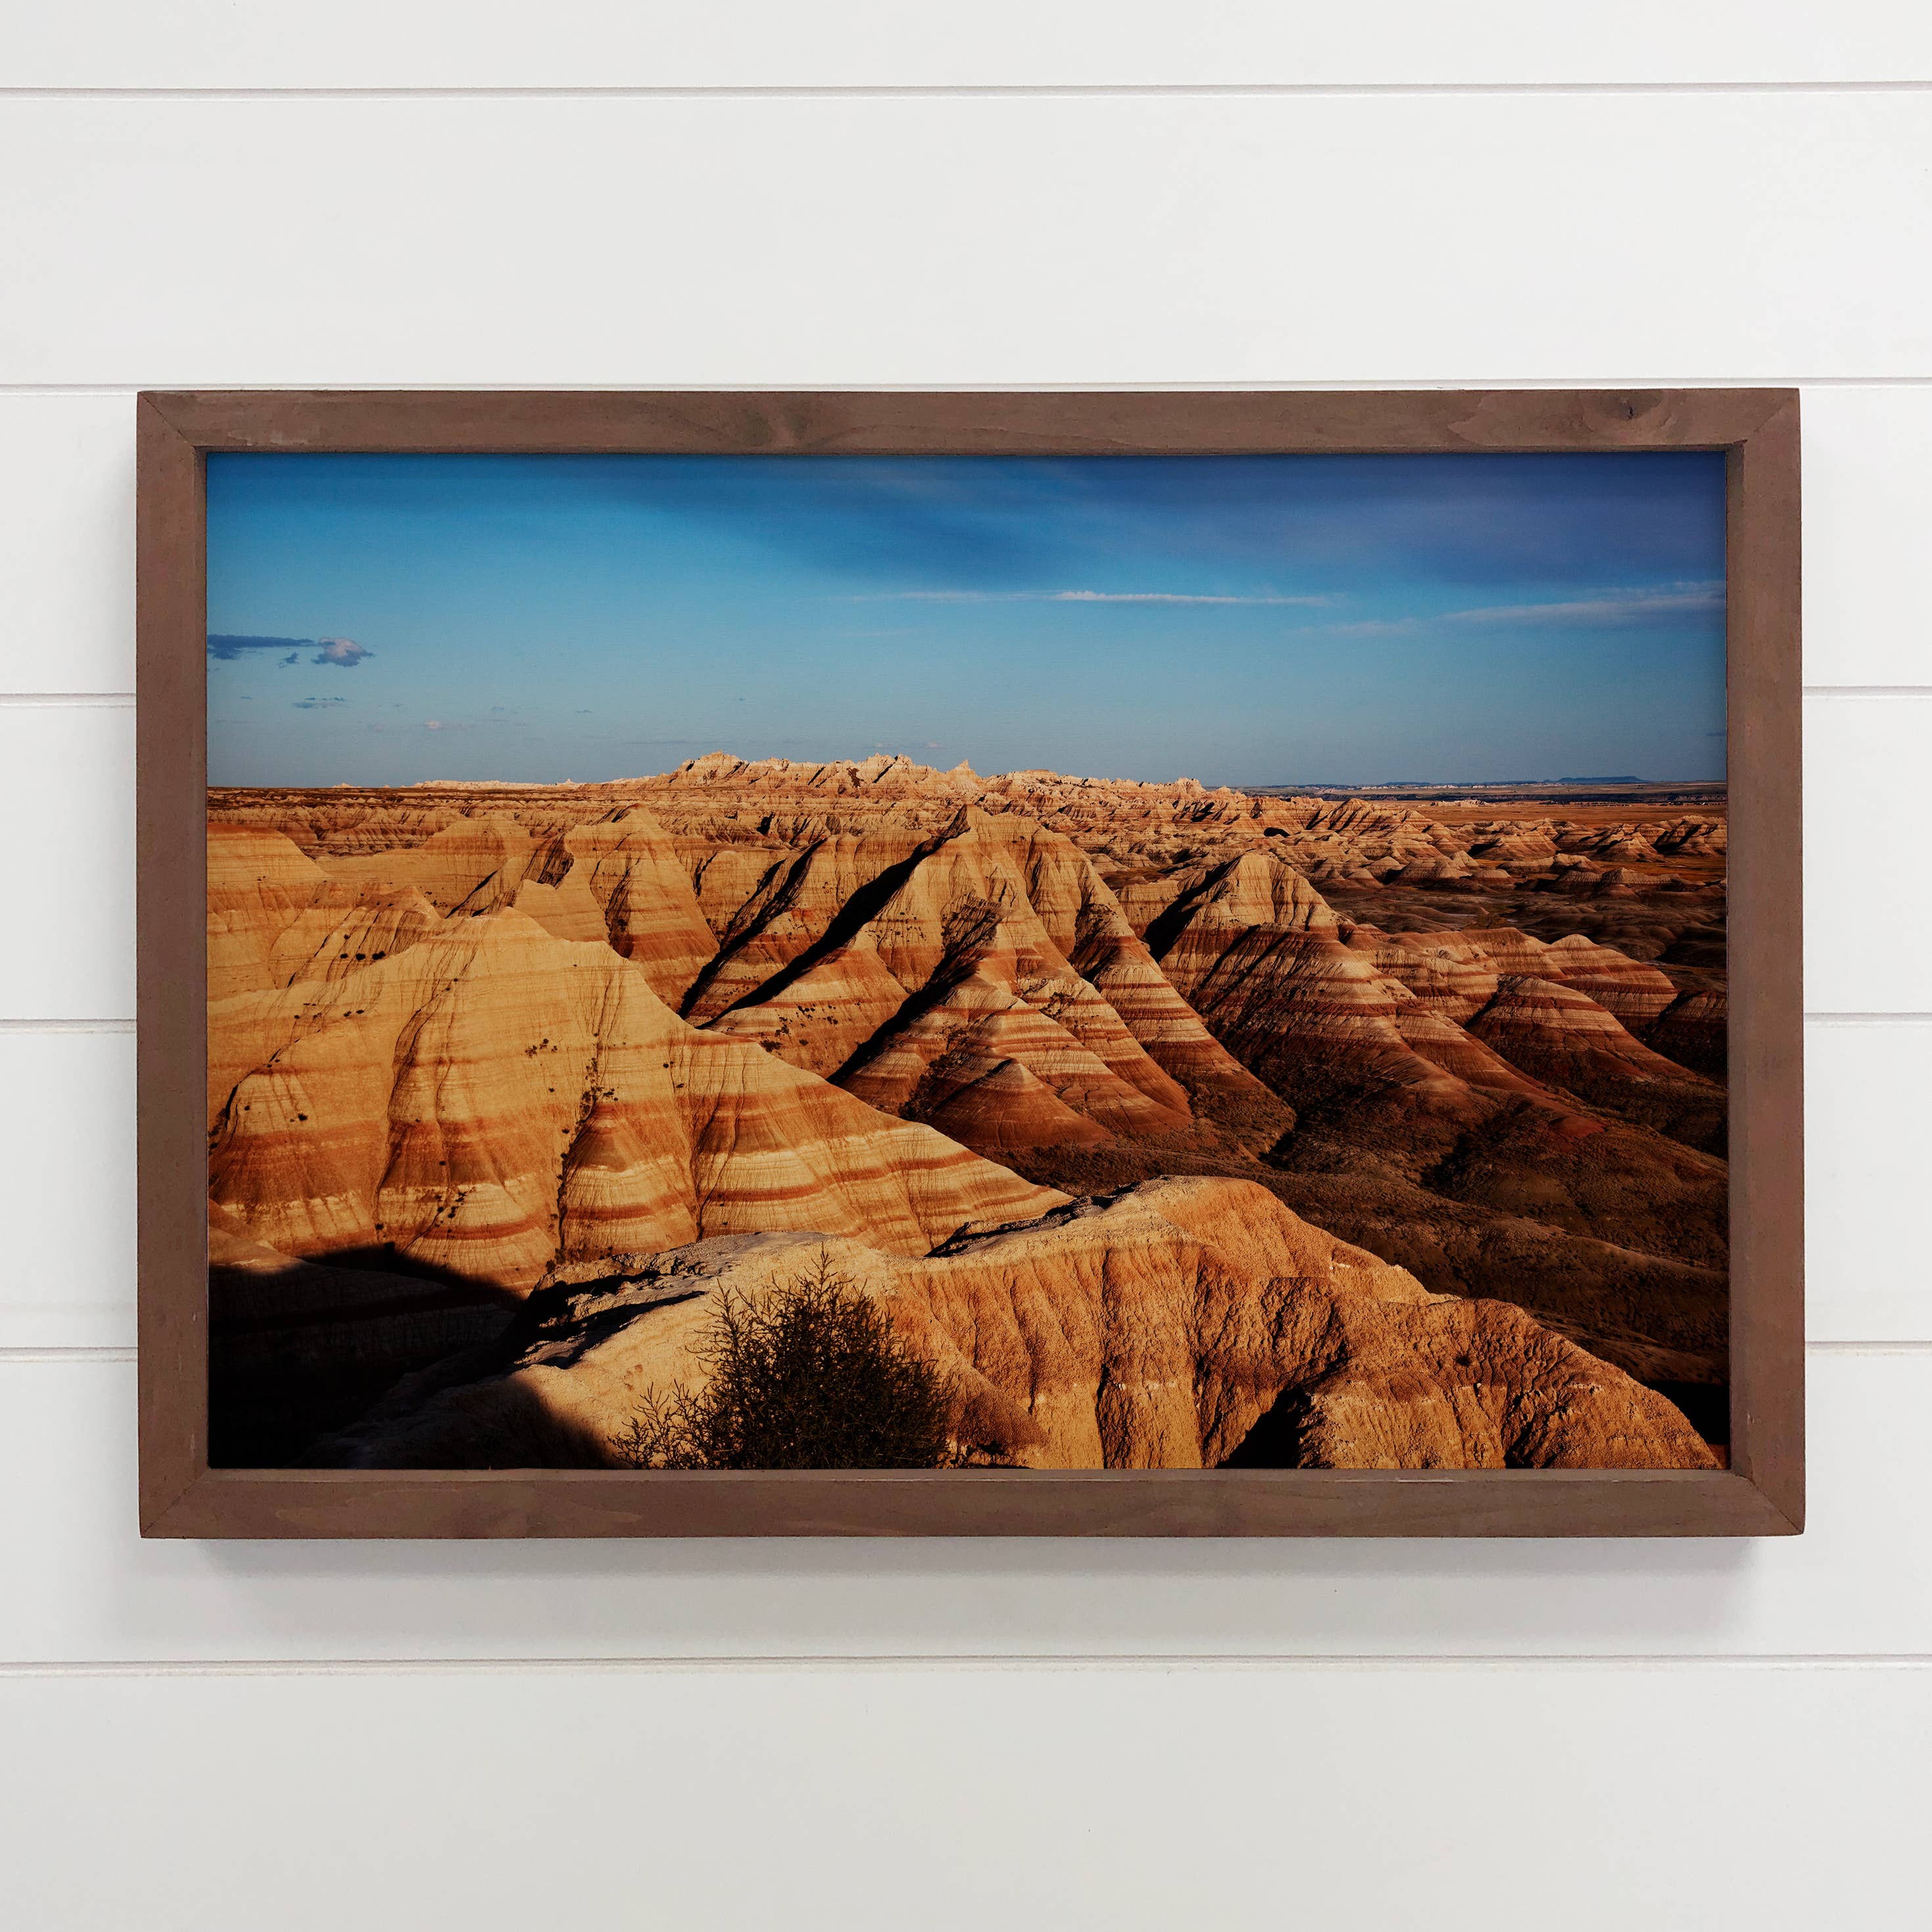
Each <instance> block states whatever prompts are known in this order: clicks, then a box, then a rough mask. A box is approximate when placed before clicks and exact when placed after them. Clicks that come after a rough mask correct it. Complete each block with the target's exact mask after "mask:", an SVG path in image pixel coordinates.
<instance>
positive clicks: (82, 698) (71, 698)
mask: <svg viewBox="0 0 1932 1932" xmlns="http://www.w3.org/2000/svg"><path fill="white" fill-rule="evenodd" d="M133 703H134V694H133V692H132V691H0V706H10V707H11V708H13V709H16V710H21V711H31V710H49V711H57V710H60V709H69V710H74V711H126V710H130V709H132V708H133Z"/></svg>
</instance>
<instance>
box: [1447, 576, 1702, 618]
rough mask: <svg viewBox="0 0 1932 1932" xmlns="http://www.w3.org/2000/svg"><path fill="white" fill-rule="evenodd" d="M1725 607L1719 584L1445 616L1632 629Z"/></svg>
mask: <svg viewBox="0 0 1932 1932" xmlns="http://www.w3.org/2000/svg"><path fill="white" fill-rule="evenodd" d="M1723 609H1724V586H1723V584H1722V583H1672V584H1667V585H1664V586H1662V587H1661V588H1658V589H1628V590H1606V591H1604V592H1602V594H1601V595H1598V596H1594V597H1578V598H1568V599H1565V601H1562V602H1559V603H1553V604H1487V605H1485V606H1484V607H1482V608H1481V609H1480V610H1450V611H1446V612H1445V613H1444V615H1445V617H1447V618H1448V619H1450V620H1451V622H1456V623H1459V624H1633V623H1639V622H1642V621H1643V619H1646V618H1649V617H1682V616H1709V615H1715V614H1716V613H1718V612H1721V610H1723Z"/></svg>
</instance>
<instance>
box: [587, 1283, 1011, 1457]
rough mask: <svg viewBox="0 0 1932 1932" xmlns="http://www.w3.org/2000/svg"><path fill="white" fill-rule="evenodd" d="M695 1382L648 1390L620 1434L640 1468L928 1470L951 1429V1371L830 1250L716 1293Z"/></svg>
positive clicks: (954, 1408)
mask: <svg viewBox="0 0 1932 1932" xmlns="http://www.w3.org/2000/svg"><path fill="white" fill-rule="evenodd" d="M697 1354H698V1356H699V1358H700V1361H702V1362H703V1365H704V1367H705V1370H706V1376H705V1379H704V1380H703V1382H702V1383H701V1384H700V1385H699V1386H697V1388H695V1389H693V1388H688V1387H685V1386H684V1385H679V1387H678V1388H676V1389H674V1390H673V1391H672V1392H671V1394H670V1396H669V1397H665V1398H655V1397H654V1398H652V1399H651V1400H649V1401H647V1402H646V1404H645V1405H644V1406H643V1409H641V1410H640V1412H639V1413H638V1414H637V1415H636V1416H635V1417H634V1418H632V1420H631V1424H630V1426H629V1428H628V1430H627V1432H626V1433H625V1436H623V1438H622V1439H621V1442H620V1444H619V1452H620V1454H621V1456H622V1460H624V1461H625V1463H628V1464H629V1465H630V1466H631V1467H633V1468H636V1469H937V1468H939V1467H941V1466H944V1465H948V1464H956V1463H961V1462H964V1461H967V1460H985V1457H984V1456H983V1454H980V1455H971V1454H963V1453H962V1451H960V1450H959V1448H957V1447H956V1444H955V1442H954V1439H953V1435H954V1424H955V1418H956V1414H957V1413H958V1412H959V1407H960V1404H959V1401H958V1400H957V1398H956V1394H955V1392H954V1390H953V1386H952V1384H951V1382H950V1380H949V1379H948V1378H947V1377H946V1376H944V1375H942V1374H941V1372H940V1371H939V1370H938V1369H937V1368H935V1367H934V1366H933V1365H932V1364H931V1363H930V1362H928V1361H925V1360H923V1359H922V1358H921V1357H919V1355H916V1354H914V1353H913V1351H912V1350H911V1349H909V1348H908V1347H907V1345H906V1343H904V1340H902V1339H901V1337H900V1336H899V1335H898V1333H897V1331H895V1329H894V1328H893V1327H892V1323H891V1322H890V1320H889V1319H888V1317H887V1316H886V1313H885V1312H884V1310H882V1309H881V1308H880V1307H878V1305H877V1304H876V1303H874V1302H873V1301H871V1300H869V1299H868V1298H867V1297H866V1296H865V1295H864V1294H863V1293H862V1292H861V1291H860V1290H859V1288H858V1287H857V1286H856V1284H855V1283H853V1281H852V1280H850V1277H847V1276H846V1275H844V1274H841V1273H840V1272H839V1271H838V1268H836V1266H835V1265H834V1264H833V1262H832V1259H831V1257H830V1256H829V1255H826V1254H824V1253H820V1256H819V1257H818V1259H817V1262H816V1263H815V1264H814V1266H813V1267H812V1268H811V1269H810V1270H809V1271H808V1272H806V1273H805V1274H800V1275H798V1276H796V1277H793V1279H792V1280H790V1281H789V1282H787V1283H785V1284H784V1286H782V1287H781V1288H778V1289H774V1290H772V1291H771V1292H769V1293H768V1294H766V1295H762V1296H760V1297H759V1298H756V1299H755V1300H754V1299H752V1298H748V1297H746V1296H744V1295H736V1294H733V1293H726V1294H724V1295H721V1296H720V1297H719V1298H718V1306H717V1310H716V1313H715V1316H714V1318H713V1320H712V1327H711V1329H710V1331H709V1334H707V1335H706V1337H705V1339H704V1340H703V1343H700V1346H699V1348H698V1350H697Z"/></svg>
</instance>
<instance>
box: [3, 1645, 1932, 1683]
mask: <svg viewBox="0 0 1932 1932" xmlns="http://www.w3.org/2000/svg"><path fill="white" fill-rule="evenodd" d="M1927 1667H1932V1655H1928V1654H1927V1653H1926V1652H1921V1651H1874V1652H1870V1653H1868V1654H1861V1653H1860V1652H1855V1651H1815V1652H1814V1651H1766V1652H1759V1653H1755V1654H1753V1653H1748V1652H1747V1653H1743V1654H1739V1653H1736V1652H1732V1653H1721V1652H1712V1653H1709V1654H1703V1653H1700V1652H1696V1651H1660V1652H1656V1653H1655V1654H1653V1655H1646V1654H1644V1653H1643V1652H1606V1653H1604V1655H1592V1654H1591V1653H1590V1652H1587V1651H1549V1652H1537V1651H1499V1652H1493V1653H1485V1652H1481V1651H1460V1652H1455V1651H1452V1652H1439V1653H1437V1652H1428V1651H1391V1652H1388V1653H1387V1654H1385V1655H1379V1654H1377V1653H1376V1652H1373V1651H1362V1652H1337V1653H1333V1654H1330V1655H1322V1654H1321V1653H1319V1652H1298V1651H1250V1652H1226V1651H1172V1652H1163V1651H1123V1652H1118V1653H1114V1652H1107V1651H1068V1652H1064V1653H1058V1652H1053V1651H1013V1652H1000V1651H959V1652H948V1651H917V1652H914V1651H907V1652H892V1651H881V1652H873V1651H867V1652H853V1654H851V1655H849V1656H847V1655H840V1654H839V1653H838V1652H809V1653H802V1654H800V1655H795V1656H794V1655H787V1654H786V1653H785V1652H781V1651H780V1652H763V1651H757V1652H745V1653H743V1654H742V1655H731V1654H729V1653H726V1654H723V1655H719V1654H712V1655H701V1656H692V1657H616V1656H598V1657H408V1658H274V1659H268V1658H260V1659H258V1658H233V1659H229V1658H220V1659H215V1658H151V1659H148V1658H144V1659H139V1660H113V1661H107V1660H103V1661H85V1662H59V1661H22V1662H19V1663H0V1679H7V1678H12V1679H36V1678H81V1677H103V1678H131V1679H147V1678H187V1679H196V1678H208V1677H413V1676H424V1677H445V1676H466V1677H468V1676H493V1675H501V1676H570V1675H571V1674H574V1673H580V1674H582V1675H583V1676H598V1675H637V1676H646V1675H648V1676H715V1675H717V1674H719V1673H725V1672H730V1671H745V1672H757V1673H760V1675H765V1676H778V1675H780V1674H782V1673H785V1672H797V1673H808V1674H811V1675H814V1676H819V1675H836V1674H837V1673H839V1672H841V1671H866V1672H871V1673H889V1672H907V1673H910V1672H913V1671H960V1672H971V1673H983V1672H986V1671H989V1670H995V1671H997V1670H1023V1671H1028V1672H1036V1673H1037V1672H1047V1671H1066V1672H1069V1673H1081V1674H1091V1673H1106V1672H1109V1671H1131V1672H1134V1673H1164V1672H1168V1671H1172V1670H1177V1669H1186V1670H1220V1671H1226V1672H1231V1673H1232V1672H1256V1671H1262V1670H1308V1671H1337V1672H1346V1673H1353V1672H1361V1671H1370V1670H1404V1671H1415V1670H1480V1671H1496V1670H1563V1671H1567V1672H1571V1673H1583V1672H1586V1671H1592V1670H1610V1671H1619V1672H1625V1671H1633V1670H1658V1671H1663V1670H1676V1671H1683V1670H1924V1669H1926V1668H1927Z"/></svg>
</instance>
